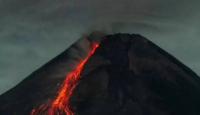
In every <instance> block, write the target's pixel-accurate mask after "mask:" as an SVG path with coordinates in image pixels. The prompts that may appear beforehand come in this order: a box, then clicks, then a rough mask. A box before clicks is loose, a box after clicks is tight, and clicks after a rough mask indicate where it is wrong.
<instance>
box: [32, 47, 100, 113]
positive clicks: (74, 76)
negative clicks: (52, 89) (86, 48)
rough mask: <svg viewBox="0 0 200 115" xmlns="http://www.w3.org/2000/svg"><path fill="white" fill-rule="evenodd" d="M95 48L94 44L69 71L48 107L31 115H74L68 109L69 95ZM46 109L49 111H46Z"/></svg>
mask: <svg viewBox="0 0 200 115" xmlns="http://www.w3.org/2000/svg"><path fill="white" fill-rule="evenodd" d="M97 47H98V44H94V45H93V47H92V48H91V51H90V52H89V54H88V55H87V56H86V58H85V59H83V60H82V61H81V62H80V63H79V64H78V65H77V66H76V67H75V68H74V70H73V71H71V72H70V73H69V74H68V75H66V79H65V80H64V82H63V83H62V85H61V88H60V90H59V91H58V96H57V97H56V98H55V100H54V101H53V102H52V104H51V105H50V106H49V105H41V106H40V107H39V108H38V110H36V109H33V110H32V112H31V115H63V114H64V113H65V114H66V115H74V113H73V111H72V110H71V109H70V107H69V104H68V101H69V98H70V95H71V94H72V91H73V90H74V88H75V87H76V85H77V84H78V79H79V78H80V72H81V70H82V68H83V65H84V64H85V62H86V61H87V59H88V58H89V57H90V55H91V54H93V53H94V51H95V49H96V48H97ZM47 108H49V109H48V110H47V111H46V109H47ZM45 111H46V112H45Z"/></svg>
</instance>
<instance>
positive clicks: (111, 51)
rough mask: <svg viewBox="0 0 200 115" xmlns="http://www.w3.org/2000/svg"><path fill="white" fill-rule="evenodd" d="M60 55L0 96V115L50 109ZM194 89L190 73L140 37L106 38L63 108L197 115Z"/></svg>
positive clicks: (98, 113) (90, 114)
mask: <svg viewBox="0 0 200 115" xmlns="http://www.w3.org/2000/svg"><path fill="white" fill-rule="evenodd" d="M66 51H67V50H66ZM66 51H65V53H62V54H61V55H59V56H58V57H56V58H55V59H53V60H52V61H50V62H49V63H47V64H46V65H44V66H43V67H42V68H41V69H39V70H37V71H36V72H34V73H33V74H31V75H30V76H29V77H27V78H26V79H25V80H24V81H22V82H21V83H20V84H19V85H17V86H16V87H14V88H13V89H11V90H9V91H8V92H6V93H4V94H3V95H1V96H0V103H1V104H0V114H1V115H13V114H14V113H15V114H16V115H29V114H30V113H31V111H32V110H33V109H34V108H39V107H40V106H41V105H43V104H48V103H51V102H52V100H54V99H55V97H56V95H57V91H58V90H59V87H57V84H58V83H61V82H62V81H63V80H64V78H63V77H55V76H56V75H58V74H60V72H61V73H63V71H66V70H65V69H58V67H63V66H66V64H65V63H64V62H66V61H65V60H67V59H68V56H67V53H66ZM59 65H60V66H59ZM57 69H58V70H57ZM61 70H62V71H61ZM39 73H40V74H39ZM50 76H52V77H50ZM199 84H200V78H199V77H198V76H197V75H196V74H195V73H194V72H193V71H192V70H190V69H189V68H188V67H186V66H185V65H184V64H182V63H181V62H179V61H178V60H177V59H175V58H174V57H173V56H171V55H170V54H168V53H167V52H165V51H164V50H162V49H161V48H159V47H158V46H156V45H155V44H153V43H152V42H151V41H149V40H147V39H146V38H144V37H142V36H141V35H137V34H132V35H130V34H116V35H107V36H105V37H104V39H103V40H102V41H101V43H100V44H99V46H98V48H97V49H96V50H95V52H94V53H93V54H92V55H91V56H90V57H89V59H88V60H87V61H86V63H85V64H84V66H83V69H82V71H81V73H80V79H79V82H78V84H77V85H76V87H75V89H74V90H73V93H72V94H71V96H70V98H69V108H70V110H71V111H72V112H73V114H74V115H102V114H103V115H199V114H200V110H199V109H198V108H199V106H200V104H199V103H200V98H199V96H200V90H199ZM47 100H48V101H47ZM48 109H49V108H45V109H44V110H43V113H41V114H37V115H45V114H46V113H45V112H46V111H48ZM59 115H65V113H62V114H61V113H60V114H59Z"/></svg>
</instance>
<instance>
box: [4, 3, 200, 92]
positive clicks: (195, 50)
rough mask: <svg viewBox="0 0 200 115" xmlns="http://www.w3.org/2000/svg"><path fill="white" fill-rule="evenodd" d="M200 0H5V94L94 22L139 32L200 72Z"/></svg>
mask: <svg viewBox="0 0 200 115" xmlns="http://www.w3.org/2000/svg"><path fill="white" fill-rule="evenodd" d="M199 6H200V1H199V0H0V54H1V55H0V94H1V93H3V92H5V91H7V90H8V89H10V88H12V87H13V86H15V85H16V84H17V83H19V82H20V81H21V80H22V79H24V78H25V77H27V76H28V75H29V74H31V73H32V72H33V71H34V70H36V69H38V68H39V67H40V66H42V65H43V64H45V63H46V62H48V61H49V60H51V59H52V58H53V57H55V56H56V55H58V54H60V53H61V52H62V51H63V50H65V49H66V48H68V47H69V46H70V45H71V44H72V43H73V42H75V41H76V40H77V39H78V38H79V37H80V36H81V35H82V34H83V33H85V32H88V31H89V30H92V29H95V27H96V26H94V25H106V26H107V27H109V28H110V30H112V31H113V32H114V33H117V32H125V33H139V34H141V35H143V36H145V37H147V38H148V39H149V40H151V41H153V42H154V43H156V44H157V45H158V46H160V47H161V48H163V49H164V50H166V51H168V52H169V53H171V54H172V55H173V56H175V57H176V58H178V59H179V60H180V61H182V62H183V63H184V64H186V65H187V66H189V67H190V68H191V69H193V70H194V71H195V72H196V73H197V74H198V75H200V50H199V49H200V21H199V20H200V13H199V11H200V7H199ZM92 27H93V28H92ZM91 28H92V29H91Z"/></svg>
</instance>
